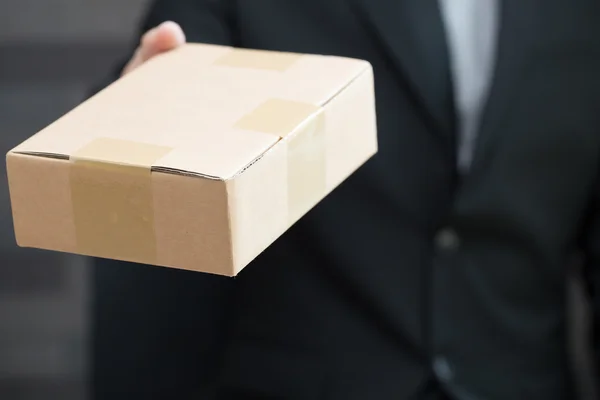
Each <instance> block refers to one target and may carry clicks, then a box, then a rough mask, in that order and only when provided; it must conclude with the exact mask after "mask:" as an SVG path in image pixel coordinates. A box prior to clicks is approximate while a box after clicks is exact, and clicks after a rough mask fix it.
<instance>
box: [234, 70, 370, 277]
mask: <svg viewBox="0 0 600 400" xmlns="http://www.w3.org/2000/svg"><path fill="white" fill-rule="evenodd" d="M374 102H375V99H374V89H373V73H372V70H371V69H370V68H369V69H367V70H366V71H365V72H363V73H362V74H361V75H360V76H359V77H357V78H356V79H355V80H354V81H352V82H351V83H350V84H349V85H348V86H347V87H346V88H345V89H344V90H343V91H342V92H340V93H339V94H338V95H337V96H336V97H335V98H334V99H332V100H331V101H330V102H329V103H327V104H326V105H325V106H324V107H323V109H322V111H321V112H320V113H317V114H313V115H311V116H310V118H308V119H307V120H306V121H304V123H303V124H302V125H301V126H299V127H298V129H296V130H295V131H294V132H293V133H292V134H290V135H288V136H286V137H285V138H284V139H283V140H282V141H281V142H279V143H278V144H277V145H275V146H274V147H273V148H272V149H271V150H270V151H269V152H267V153H266V154H265V155H264V157H263V158H262V159H260V160H259V161H258V162H256V163H255V164H254V165H252V166H251V167H250V168H248V169H247V170H246V171H244V172H243V173H242V174H240V175H238V176H237V177H235V179H234V180H232V181H229V182H228V191H229V205H230V210H231V224H232V238H233V254H234V264H235V266H236V272H239V271H240V270H241V269H242V268H244V267H245V266H246V265H247V264H248V263H249V262H250V261H252V260H253V259H254V258H255V257H256V256H257V255H258V254H260V253H261V252H262V251H264V250H265V249H266V248H267V247H268V246H269V245H270V244H271V243H273V242H274V241H275V240H276V239H277V238H278V237H279V236H281V235H282V234H283V233H284V232H285V231H286V230H287V229H288V228H289V227H290V226H291V225H293V224H294V223H295V222H296V221H298V220H299V219H300V218H301V217H302V216H303V215H305V214H306V213H307V212H308V211H309V210H310V209H312V208H313V207H314V206H315V205H316V204H317V203H318V202H319V201H321V200H322V199H323V198H324V197H325V196H326V195H327V194H329V193H330V192H331V191H332V190H334V189H335V187H337V186H338V185H339V184H340V183H341V182H342V181H344V180H345V179H346V178H347V177H348V176H350V175H351V174H352V173H353V172H354V171H355V170H356V169H357V168H359V167H360V166H361V165H362V164H363V163H364V162H365V161H367V160H368V159H369V158H370V157H372V156H373V155H374V154H375V153H376V152H377V127H376V119H375V105H374Z"/></svg>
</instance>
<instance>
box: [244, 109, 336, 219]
mask: <svg viewBox="0 0 600 400" xmlns="http://www.w3.org/2000/svg"><path fill="white" fill-rule="evenodd" d="M324 115H325V114H324V112H323V110H322V109H321V108H320V107H319V106H316V105H314V104H308V103H302V102H297V101H290V100H283V99H269V100H267V101H265V102H264V103H262V104H261V105H260V106H258V107H257V108H256V109H255V110H254V111H252V112H251V113H249V114H247V115H245V116H244V117H242V118H241V119H240V120H239V121H238V122H237V123H236V124H235V127H236V128H239V129H245V130H251V131H258V132H263V133H270V134H274V135H278V136H279V137H280V138H282V139H283V141H284V144H285V145H286V146H287V163H288V165H287V169H288V176H287V181H288V189H287V190H288V193H287V196H288V215H289V222H290V224H293V223H294V222H296V221H297V220H298V219H299V218H300V217H301V216H302V215H303V214H304V213H305V212H306V211H308V210H309V209H311V208H312V207H313V206H314V205H315V204H317V202H318V201H319V200H320V199H321V198H322V197H323V196H324V195H325V191H326V180H325V179H326V178H325V168H326V166H325V162H326V157H325V154H326V152H325V149H326V141H325V117H324Z"/></svg>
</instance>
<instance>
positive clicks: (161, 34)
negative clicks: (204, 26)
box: [123, 21, 186, 75]
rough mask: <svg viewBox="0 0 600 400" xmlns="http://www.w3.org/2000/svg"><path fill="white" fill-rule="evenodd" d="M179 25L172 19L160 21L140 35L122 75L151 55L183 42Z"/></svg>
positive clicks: (184, 40)
mask: <svg viewBox="0 0 600 400" xmlns="http://www.w3.org/2000/svg"><path fill="white" fill-rule="evenodd" d="M185 42H186V38H185V34H184V32H183V30H182V29H181V27H180V26H179V25H178V24H177V23H175V22H172V21H167V22H164V23H162V24H161V25H159V26H157V27H156V28H153V29H151V30H149V31H148V32H146V34H144V36H142V40H141V41H140V45H139V47H138V48H137V50H136V52H135V54H134V55H133V57H132V58H131V60H130V61H129V63H127V65H126V66H125V68H124V69H123V75H125V74H127V73H129V72H131V71H133V70H134V69H136V68H137V67H139V66H140V65H142V64H143V63H145V62H146V61H148V60H149V59H151V58H152V57H154V56H156V55H158V54H161V53H164V52H166V51H170V50H173V49H175V48H177V47H179V46H181V45H183V44H185Z"/></svg>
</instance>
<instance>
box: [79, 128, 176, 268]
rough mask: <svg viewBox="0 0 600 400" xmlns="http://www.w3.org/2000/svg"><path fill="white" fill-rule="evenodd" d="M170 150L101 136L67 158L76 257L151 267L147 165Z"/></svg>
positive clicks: (153, 253) (153, 254) (152, 237)
mask: <svg viewBox="0 0 600 400" xmlns="http://www.w3.org/2000/svg"><path fill="white" fill-rule="evenodd" d="M169 151H171V148H168V147H163V146H156V145H150V144H143V143H136V142H130V141H125V140H120V139H110V138H100V139H96V140H94V141H92V142H90V143H89V144H87V145H86V146H84V147H83V148H82V149H80V150H79V151H77V152H76V153H75V154H73V155H72V156H71V168H70V185H71V198H72V202H73V218H74V222H75V232H76V239H77V250H78V252H79V253H81V254H85V255H90V256H96V257H105V258H116V259H123V260H129V261H136V262H144V263H150V264H152V263H155V261H156V234H155V229H154V199H153V189H152V175H151V166H152V165H153V164H154V163H155V162H156V161H157V160H158V159H159V158H161V157H163V156H164V155H166V154H167V153H168V152H169Z"/></svg>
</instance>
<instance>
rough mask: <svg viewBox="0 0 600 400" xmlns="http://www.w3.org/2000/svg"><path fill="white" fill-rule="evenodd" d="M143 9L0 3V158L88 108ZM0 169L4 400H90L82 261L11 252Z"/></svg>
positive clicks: (134, 2)
mask: <svg viewBox="0 0 600 400" xmlns="http://www.w3.org/2000/svg"><path fill="white" fill-rule="evenodd" d="M145 3H147V0H0V153H2V154H5V153H6V152H7V151H8V150H9V149H10V148H12V147H13V146H15V145H16V144H18V143H19V142H20V141H21V140H23V139H25V138H27V137H28V136H30V135H31V134H33V133H35V132H36V131H37V130H39V129H40V128H42V127H43V126H45V125H46V124H48V123H50V122H51V121H53V120H54V119H56V118H57V117H59V116H61V115H62V114H63V113H65V112H66V111H68V110H69V109H70V108H71V107H73V106H74V105H76V104H77V103H78V102H80V101H81V100H82V98H83V97H84V95H85V93H86V90H89V87H90V85H91V84H92V82H95V81H97V80H98V78H99V77H100V76H102V75H103V74H106V73H107V72H108V70H109V67H110V66H111V65H112V64H113V63H114V62H115V60H116V58H117V57H119V56H122V55H123V54H124V49H125V48H126V46H127V45H129V44H130V40H131V36H130V35H131V34H132V31H133V29H134V27H135V24H136V23H137V20H138V19H139V16H140V13H141V11H142V9H143V6H144V5H145ZM0 169H1V174H0V180H1V181H0V399H2V400H30V399H35V400H38V399H61V400H75V399H77V400H82V399H85V398H86V396H85V393H86V390H85V387H86V385H85V384H86V351H85V349H86V346H85V343H86V338H87V337H88V333H89V332H88V327H87V324H86V321H87V318H86V312H87V307H88V297H87V294H88V293H87V284H86V275H87V272H88V271H87V268H86V267H85V260H84V259H82V258H79V257H73V256H68V255H62V254H55V253H51V252H43V251H34V250H24V249H19V248H18V247H17V246H16V245H15V240H14V235H13V232H12V219H11V216H10V204H9V197H8V189H7V184H6V174H5V163H4V162H2V163H0Z"/></svg>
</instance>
